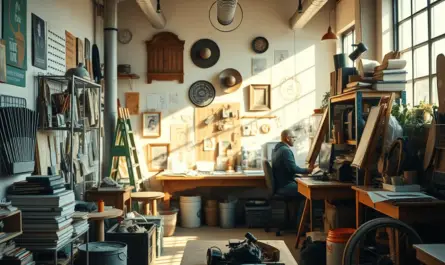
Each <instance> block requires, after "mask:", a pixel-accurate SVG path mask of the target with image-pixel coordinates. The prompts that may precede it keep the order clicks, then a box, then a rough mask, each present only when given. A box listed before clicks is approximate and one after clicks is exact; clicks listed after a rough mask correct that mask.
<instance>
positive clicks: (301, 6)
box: [298, 0, 303, 14]
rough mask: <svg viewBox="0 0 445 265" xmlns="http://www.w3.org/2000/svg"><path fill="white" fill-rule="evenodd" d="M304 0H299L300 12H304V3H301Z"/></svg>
mask: <svg viewBox="0 0 445 265" xmlns="http://www.w3.org/2000/svg"><path fill="white" fill-rule="evenodd" d="M301 1H302V0H298V13H300V14H301V13H303V4H302V3H301Z"/></svg>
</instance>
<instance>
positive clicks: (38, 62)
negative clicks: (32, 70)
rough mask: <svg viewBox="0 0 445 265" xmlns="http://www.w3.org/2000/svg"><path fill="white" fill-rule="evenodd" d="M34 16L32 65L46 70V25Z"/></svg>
mask: <svg viewBox="0 0 445 265" xmlns="http://www.w3.org/2000/svg"><path fill="white" fill-rule="evenodd" d="M31 17H32V65H33V66H35V67H38V68H40V69H43V70H46V54H47V52H46V49H47V48H46V47H47V46H46V26H45V21H44V20H43V19H41V18H40V17H38V16H36V15H35V14H32V15H31Z"/></svg>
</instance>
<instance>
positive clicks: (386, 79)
mask: <svg viewBox="0 0 445 265" xmlns="http://www.w3.org/2000/svg"><path fill="white" fill-rule="evenodd" d="M404 65H406V62H405V63H404V64H403V63H402V64H399V65H396V66H394V67H401V68H399V69H397V68H395V69H378V70H377V71H375V72H374V80H375V81H376V83H375V84H374V85H373V86H372V87H373V89H374V90H377V91H396V92H397V91H404V90H405V86H406V75H407V74H408V72H407V71H405V69H404V68H405V66H404ZM376 69H377V68H376Z"/></svg>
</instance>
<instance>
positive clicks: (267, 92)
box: [249, 84, 272, 111]
mask: <svg viewBox="0 0 445 265" xmlns="http://www.w3.org/2000/svg"><path fill="white" fill-rule="evenodd" d="M271 96H272V95H271V86H270V85H268V84H258V85H250V86H249V111H268V110H272V107H271V101H272V97H271Z"/></svg>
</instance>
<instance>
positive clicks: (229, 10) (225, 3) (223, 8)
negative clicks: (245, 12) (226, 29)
mask: <svg viewBox="0 0 445 265" xmlns="http://www.w3.org/2000/svg"><path fill="white" fill-rule="evenodd" d="M216 2H217V5H216V17H217V19H218V22H219V23H220V24H221V25H224V26H227V25H230V24H231V23H232V22H233V18H234V17H235V11H236V7H237V5H238V0H217V1H216Z"/></svg>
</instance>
